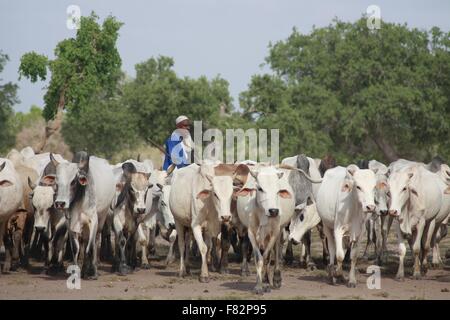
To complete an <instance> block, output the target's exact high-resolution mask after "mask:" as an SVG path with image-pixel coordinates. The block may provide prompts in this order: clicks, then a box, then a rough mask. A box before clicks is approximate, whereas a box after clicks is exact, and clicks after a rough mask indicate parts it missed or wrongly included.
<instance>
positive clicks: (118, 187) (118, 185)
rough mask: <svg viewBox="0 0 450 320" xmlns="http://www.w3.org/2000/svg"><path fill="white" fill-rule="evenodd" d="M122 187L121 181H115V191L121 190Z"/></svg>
mask: <svg viewBox="0 0 450 320" xmlns="http://www.w3.org/2000/svg"><path fill="white" fill-rule="evenodd" d="M122 189H123V183H120V182H118V183H116V191H117V192H120V191H122Z"/></svg>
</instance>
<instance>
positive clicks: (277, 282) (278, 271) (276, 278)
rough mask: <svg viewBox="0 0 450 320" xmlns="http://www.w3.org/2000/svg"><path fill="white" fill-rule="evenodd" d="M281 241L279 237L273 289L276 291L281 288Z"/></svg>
mask: <svg viewBox="0 0 450 320" xmlns="http://www.w3.org/2000/svg"><path fill="white" fill-rule="evenodd" d="M281 248H282V247H281V241H280V237H278V240H277V242H276V243H275V266H274V271H273V287H274V288H275V289H279V288H281V267H280V254H279V252H280V251H281ZM269 263H270V261H269Z"/></svg>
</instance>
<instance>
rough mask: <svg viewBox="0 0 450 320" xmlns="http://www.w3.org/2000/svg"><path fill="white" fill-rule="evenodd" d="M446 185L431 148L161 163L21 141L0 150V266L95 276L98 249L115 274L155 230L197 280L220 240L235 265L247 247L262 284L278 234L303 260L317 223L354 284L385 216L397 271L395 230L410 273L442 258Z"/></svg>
mask: <svg viewBox="0 0 450 320" xmlns="http://www.w3.org/2000/svg"><path fill="white" fill-rule="evenodd" d="M449 186H450V168H449V166H448V165H447V164H445V163H443V161H442V160H441V159H440V158H439V157H436V158H434V159H433V160H432V161H431V162H430V163H428V164H424V163H420V162H412V161H408V160H403V159H400V160H397V161H395V162H393V163H391V164H390V165H389V166H386V165H384V164H382V163H380V162H378V161H375V160H371V161H360V162H359V163H358V165H355V164H351V165H349V166H347V167H342V166H337V165H336V161H335V160H334V159H333V158H332V157H331V156H327V157H325V158H324V159H312V158H309V157H306V156H305V155H303V154H301V155H298V156H294V157H290V158H286V159H284V160H282V162H281V164H279V165H272V164H265V163H255V162H252V161H245V162H242V163H236V164H223V163H218V162H216V161H212V160H210V161H204V162H203V163H202V164H201V165H198V164H191V165H189V166H187V167H184V168H181V169H176V168H174V167H171V168H169V170H167V171H161V170H157V169H155V168H154V167H153V163H152V162H151V161H150V160H144V161H142V162H141V161H139V160H127V161H125V162H123V163H119V164H116V165H110V164H109V163H108V162H107V161H106V160H105V159H101V158H98V157H95V156H89V155H88V154H87V153H86V152H78V153H76V154H75V156H74V158H73V159H72V161H71V162H69V161H67V160H66V159H64V158H63V157H62V156H60V155H58V154H52V153H42V154H35V153H34V152H33V150H32V149H31V148H29V147H27V148H25V149H23V150H21V151H20V152H19V151H17V150H12V151H11V152H10V153H9V154H8V155H7V157H6V159H3V158H0V245H1V249H0V250H1V251H0V263H1V264H2V272H3V273H8V272H9V271H10V270H12V269H17V268H19V267H25V268H26V267H27V266H28V265H29V264H28V260H29V258H30V257H33V258H39V259H41V260H42V259H43V260H44V265H45V268H46V270H47V272H48V273H49V274H52V273H54V272H61V271H64V270H65V269H64V261H66V260H69V261H70V262H69V263H70V264H77V265H79V266H81V275H82V277H84V278H87V279H95V278H96V277H97V275H98V273H97V265H98V261H99V259H104V260H105V261H107V260H108V259H111V260H112V272H117V273H119V274H126V273H128V272H129V271H130V270H133V269H135V268H136V267H141V268H148V267H149V261H148V256H149V254H150V253H151V251H152V250H154V245H155V237H156V236H157V235H160V236H161V237H163V238H164V239H166V240H167V241H169V243H170V250H169V253H168V255H167V260H166V263H167V264H169V263H171V262H173V260H174V259H175V257H176V255H179V257H180V269H179V275H180V276H185V275H186V274H188V273H189V257H190V255H192V254H199V255H200V256H201V261H202V264H201V272H200V281H201V282H207V281H208V280H209V271H208V266H209V267H210V269H211V268H214V270H218V271H220V272H225V273H226V272H227V269H228V252H229V249H230V247H231V246H233V250H234V251H235V252H236V253H237V254H238V255H239V257H240V259H241V273H242V274H243V275H248V274H249V267H248V262H249V260H251V258H252V256H253V259H254V262H255V266H256V287H255V292H256V293H258V294H262V293H264V292H267V291H269V290H270V288H280V287H281V265H282V258H283V254H282V251H283V249H284V245H285V244H286V251H285V255H284V258H285V259H287V260H289V259H293V255H292V246H293V245H298V244H301V246H302V254H301V260H302V261H304V262H305V263H306V264H307V265H308V266H309V267H313V266H314V262H313V261H312V259H311V254H310V251H311V230H312V229H313V228H317V229H318V231H319V233H320V237H321V239H322V244H323V259H324V261H326V264H327V265H328V267H327V269H328V274H329V277H330V281H331V282H332V283H333V284H335V283H336V282H337V281H338V280H343V279H345V278H344V275H343V268H342V264H343V261H344V259H345V258H346V256H347V259H348V258H349V259H350V262H351V267H350V272H349V276H348V285H349V286H350V287H355V286H356V283H357V281H356V263H357V259H358V254H359V252H360V247H359V246H360V244H361V243H362V240H363V238H364V239H365V238H366V237H365V235H367V245H366V251H367V247H368V246H369V245H374V247H375V252H376V257H377V263H379V264H381V263H382V262H383V261H384V259H385V258H386V254H387V250H386V243H387V236H388V233H389V230H390V227H391V224H392V222H393V221H394V220H397V221H398V223H396V224H395V226H396V228H397V230H396V232H397V239H398V254H399V268H398V273H397V278H399V279H402V278H403V277H404V258H405V254H406V246H405V242H406V241H407V242H408V243H409V247H410V248H411V251H412V254H413V257H414V270H413V277H414V278H420V277H421V276H422V275H424V274H425V273H426V272H427V269H428V263H429V262H428V258H429V254H432V260H431V261H432V263H433V264H436V265H440V264H442V260H441V257H440V255H439V242H440V240H441V239H442V238H443V237H445V235H446V233H447V223H448V219H449V215H450V187H449ZM335 262H336V263H335Z"/></svg>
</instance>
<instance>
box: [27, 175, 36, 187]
mask: <svg viewBox="0 0 450 320" xmlns="http://www.w3.org/2000/svg"><path fill="white" fill-rule="evenodd" d="M28 186H29V187H30V189H31V190H34V188H36V184H35V183H33V181H31V179H30V177H28Z"/></svg>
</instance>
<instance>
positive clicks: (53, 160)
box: [50, 152, 59, 167]
mask: <svg viewBox="0 0 450 320" xmlns="http://www.w3.org/2000/svg"><path fill="white" fill-rule="evenodd" d="M50 161H51V162H52V163H53V165H54V166H55V167H57V166H58V164H59V162H58V161H56V159H55V157H54V156H53V153H51V152H50Z"/></svg>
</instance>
